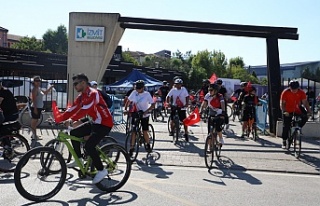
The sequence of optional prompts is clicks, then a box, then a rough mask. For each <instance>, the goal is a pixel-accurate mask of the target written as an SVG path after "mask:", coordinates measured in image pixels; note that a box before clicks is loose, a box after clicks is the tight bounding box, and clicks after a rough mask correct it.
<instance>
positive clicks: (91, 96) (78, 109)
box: [61, 87, 113, 128]
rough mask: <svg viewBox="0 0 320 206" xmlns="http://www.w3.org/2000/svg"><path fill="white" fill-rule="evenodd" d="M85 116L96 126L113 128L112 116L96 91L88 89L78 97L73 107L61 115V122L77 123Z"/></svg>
mask: <svg viewBox="0 0 320 206" xmlns="http://www.w3.org/2000/svg"><path fill="white" fill-rule="evenodd" d="M86 115H88V116H90V117H91V118H92V120H93V122H94V123H96V124H102V125H104V126H107V127H111V128H112V127H113V120H112V116H111V114H110V112H109V109H108V107H107V106H106V103H105V102H104V100H103V97H102V96H101V95H100V94H99V92H98V91H97V90H95V89H92V88H90V87H88V88H87V89H86V90H85V91H84V92H82V93H81V94H79V95H78V97H77V98H76V100H75V101H74V103H73V105H72V106H71V107H70V108H68V109H67V110H66V111H65V112H64V113H63V114H62V116H61V121H64V120H67V119H69V118H71V119H72V120H75V121H77V120H79V119H81V118H82V117H85V116H86Z"/></svg>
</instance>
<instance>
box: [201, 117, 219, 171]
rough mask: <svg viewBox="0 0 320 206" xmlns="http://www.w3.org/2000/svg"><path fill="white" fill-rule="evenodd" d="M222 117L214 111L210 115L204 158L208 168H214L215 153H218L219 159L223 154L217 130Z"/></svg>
mask: <svg viewBox="0 0 320 206" xmlns="http://www.w3.org/2000/svg"><path fill="white" fill-rule="evenodd" d="M220 118H221V117H220V116H219V115H217V113H216V112H215V113H212V114H210V116H209V119H208V121H209V122H210V123H211V124H210V130H209V131H210V132H209V134H208V136H207V138H206V142H205V146H204V158H205V159H204V160H205V164H206V167H207V168H208V169H211V168H212V164H213V160H214V155H216V157H217V160H219V158H220V155H221V148H222V144H221V143H219V142H218V140H217V135H218V134H217V131H216V124H217V120H219V119H220Z"/></svg>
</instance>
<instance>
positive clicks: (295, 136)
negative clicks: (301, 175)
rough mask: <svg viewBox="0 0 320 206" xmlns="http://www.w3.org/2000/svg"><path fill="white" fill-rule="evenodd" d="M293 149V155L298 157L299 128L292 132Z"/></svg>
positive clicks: (299, 144) (299, 143) (299, 149)
mask: <svg viewBox="0 0 320 206" xmlns="http://www.w3.org/2000/svg"><path fill="white" fill-rule="evenodd" d="M293 150H294V156H295V157H296V158H299V157H300V153H301V134H300V130H296V131H295V132H294V134H293Z"/></svg>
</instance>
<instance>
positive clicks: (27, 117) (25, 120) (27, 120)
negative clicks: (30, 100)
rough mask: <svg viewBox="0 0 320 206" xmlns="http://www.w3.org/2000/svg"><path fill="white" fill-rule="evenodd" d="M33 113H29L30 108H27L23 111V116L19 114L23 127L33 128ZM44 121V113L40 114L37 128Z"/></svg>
mask: <svg viewBox="0 0 320 206" xmlns="http://www.w3.org/2000/svg"><path fill="white" fill-rule="evenodd" d="M31 119H32V117H31V111H29V109H28V108H25V109H23V110H22V111H21V114H19V122H20V124H21V125H23V126H29V127H30V126H31ZM42 121H43V114H42V112H41V113H40V118H39V120H38V123H37V127H38V126H39V125H40V124H41V123H42Z"/></svg>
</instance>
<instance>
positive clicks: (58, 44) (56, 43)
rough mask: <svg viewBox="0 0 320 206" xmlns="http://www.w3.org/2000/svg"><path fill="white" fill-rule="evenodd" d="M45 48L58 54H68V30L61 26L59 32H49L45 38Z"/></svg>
mask: <svg viewBox="0 0 320 206" xmlns="http://www.w3.org/2000/svg"><path fill="white" fill-rule="evenodd" d="M42 38H43V46H44V47H43V48H44V50H49V51H51V52H52V53H56V54H67V53H68V34H67V28H66V27H65V26H63V25H60V26H59V27H58V28H57V31H52V30H50V29H49V30H48V31H47V32H46V33H45V34H44V35H43V36H42Z"/></svg>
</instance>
